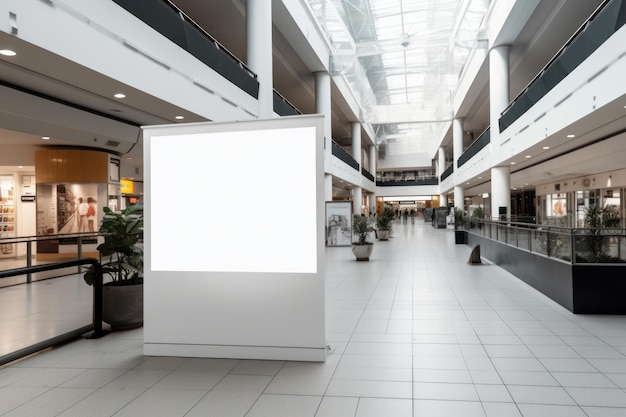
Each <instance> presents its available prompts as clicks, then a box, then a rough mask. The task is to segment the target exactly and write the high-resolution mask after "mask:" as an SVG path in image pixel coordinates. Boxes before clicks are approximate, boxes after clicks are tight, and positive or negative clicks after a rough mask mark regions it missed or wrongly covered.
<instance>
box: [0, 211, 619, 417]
mask: <svg viewBox="0 0 626 417" xmlns="http://www.w3.org/2000/svg"><path fill="white" fill-rule="evenodd" d="M470 249H471V248H470V247H468V246H465V245H455V244H454V234H453V233H452V231H450V230H445V229H434V228H432V227H431V226H430V224H429V223H425V222H424V221H423V219H421V218H420V219H418V220H417V221H416V222H415V224H411V223H409V224H398V225H396V226H395V232H394V237H393V238H391V239H390V240H389V241H386V242H378V241H377V242H376V243H375V248H374V252H373V254H372V256H371V260H370V261H369V262H356V261H355V260H354V259H353V256H352V254H351V251H350V248H349V247H335V248H327V249H326V258H327V259H326V265H327V270H326V279H327V286H326V292H327V298H326V301H327V306H326V307H327V336H328V345H329V353H328V358H327V361H326V362H325V363H302V362H282V361H256V360H232V359H200V358H171V357H146V356H144V355H143V352H142V342H143V336H142V329H138V330H131V331H124V332H114V333H111V334H108V335H107V336H105V337H103V338H102V339H99V340H88V339H81V340H79V341H76V342H73V343H69V344H66V345H64V346H60V347H58V348H54V349H50V350H48V351H45V352H42V353H40V354H37V355H33V356H31V357H29V358H25V359H23V360H20V361H17V362H14V363H11V364H9V365H7V366H4V367H2V368H0V416H28V417H32V416H37V417H44V416H64V417H67V416H80V417H84V416H90V417H97V416H117V417H121V416H133V417H137V416H150V417H156V416H164V417H174V416H186V417H194V416H202V417H207V416H214V417H234V416H242V417H243V416H246V417H382V416H384V417H461V416H462V417H485V416H487V417H520V416H523V417H539V416H554V417H562V416H573V417H578V416H580V417H583V416H589V417H614V416H626V392H625V389H626V317H623V316H595V315H574V314H572V313H570V312H569V311H567V310H565V309H564V308H562V307H561V306H559V305H557V304H555V303H554V302H553V301H552V300H550V299H548V298H546V297H545V296H543V295H542V294H540V293H538V292H537V291H535V290H534V289H532V288H530V287H529V286H527V285H526V284H524V283H523V282H521V281H520V280H518V279H516V278H515V277H513V276H511V275H510V274H509V273H507V272H505V271H504V270H502V269H501V268H499V267H497V266H495V265H491V264H489V263H485V264H483V265H474V266H472V265H469V264H468V263H467V259H468V257H469V254H470ZM17 288H18V287H12V288H9V289H0V291H7V290H10V291H12V297H14V300H15V302H16V303H17V304H19V303H26V304H28V305H31V306H36V305H38V304H39V303H41V302H42V301H43V300H41V299H38V298H37V296H38V292H36V291H31V290H29V288H28V287H27V286H21V287H19V289H20V291H21V293H20V292H19V291H17V290H16V289H17ZM17 300H19V302H18V301H17ZM58 302H62V300H59V301H58ZM164 308H166V306H164ZM171 313H172V314H176V312H175V311H172V312H171ZM53 319H54V317H46V320H49V321H53ZM5 320H7V319H6V318H5V317H0V325H2V333H5V331H6V329H7V322H6V321H5ZM206 320H219V317H207V318H206ZM181 325H184V323H181ZM9 328H11V329H13V331H19V326H9ZM198 331H202V330H201V329H198Z"/></svg>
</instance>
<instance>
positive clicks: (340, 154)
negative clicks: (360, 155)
mask: <svg viewBox="0 0 626 417" xmlns="http://www.w3.org/2000/svg"><path fill="white" fill-rule="evenodd" d="M332 144H333V145H332V146H333V147H332V153H333V155H335V156H336V157H337V158H339V159H341V160H342V161H343V162H345V163H346V164H348V165H350V166H351V167H352V168H354V169H356V170H357V171H358V170H359V163H358V162H357V161H356V160H355V159H354V158H353V157H352V155H350V154H349V153H348V152H346V151H345V150H344V149H343V148H342V147H341V146H339V144H338V143H337V142H335V141H334V140H333V141H332Z"/></svg>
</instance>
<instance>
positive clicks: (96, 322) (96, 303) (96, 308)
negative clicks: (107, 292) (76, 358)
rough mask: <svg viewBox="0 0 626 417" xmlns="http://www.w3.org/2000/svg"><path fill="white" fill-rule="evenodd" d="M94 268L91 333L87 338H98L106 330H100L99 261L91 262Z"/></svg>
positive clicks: (100, 273) (100, 272)
mask: <svg viewBox="0 0 626 417" xmlns="http://www.w3.org/2000/svg"><path fill="white" fill-rule="evenodd" d="M92 265H93V266H94V268H95V270H96V273H95V274H94V277H93V334H92V335H91V336H89V339H99V338H101V337H102V336H104V335H105V334H106V333H108V332H103V331H102V286H103V279H102V266H101V265H100V262H96V263H94V264H92Z"/></svg>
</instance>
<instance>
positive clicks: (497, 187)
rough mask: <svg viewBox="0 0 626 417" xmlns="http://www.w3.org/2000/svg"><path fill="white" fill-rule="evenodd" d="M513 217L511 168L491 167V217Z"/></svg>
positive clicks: (494, 218)
mask: <svg viewBox="0 0 626 417" xmlns="http://www.w3.org/2000/svg"><path fill="white" fill-rule="evenodd" d="M510 217H511V168H509V167H494V168H491V218H492V219H493V220H508V219H509V218H510Z"/></svg>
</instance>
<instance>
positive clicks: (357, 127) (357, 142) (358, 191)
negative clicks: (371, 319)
mask: <svg viewBox="0 0 626 417" xmlns="http://www.w3.org/2000/svg"><path fill="white" fill-rule="evenodd" d="M352 158H354V160H355V161H356V163H357V164H359V178H361V172H360V171H361V167H362V165H361V164H362V160H361V123H359V122H352ZM357 197H358V200H357ZM354 202H355V204H354V210H355V214H361V213H363V209H362V207H361V206H362V205H363V188H361V187H360V186H358V185H357V186H356V187H354ZM357 202H358V208H357Z"/></svg>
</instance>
